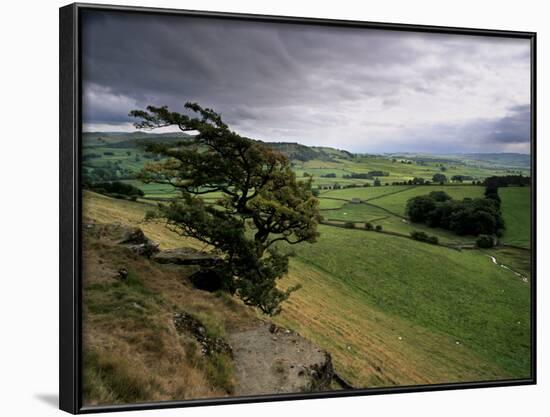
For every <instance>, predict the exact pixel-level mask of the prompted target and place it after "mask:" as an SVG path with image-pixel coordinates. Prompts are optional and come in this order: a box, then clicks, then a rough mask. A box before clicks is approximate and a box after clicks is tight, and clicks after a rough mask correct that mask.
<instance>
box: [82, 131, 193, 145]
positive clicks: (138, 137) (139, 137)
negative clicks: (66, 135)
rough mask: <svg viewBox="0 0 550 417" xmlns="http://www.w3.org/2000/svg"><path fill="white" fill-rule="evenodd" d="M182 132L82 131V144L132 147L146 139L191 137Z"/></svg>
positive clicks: (164, 139) (170, 139) (174, 140)
mask: <svg viewBox="0 0 550 417" xmlns="http://www.w3.org/2000/svg"><path fill="white" fill-rule="evenodd" d="M191 137H192V136H191V135H188V134H187V133H184V132H169V133H147V132H84V133H83V134H82V142H83V144H84V146H102V147H107V148H133V147H135V146H138V145H139V144H140V143H143V142H146V141H154V140H159V139H160V140H162V141H163V142H168V143H170V142H179V141H181V140H185V139H189V138H191Z"/></svg>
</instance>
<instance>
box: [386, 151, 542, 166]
mask: <svg viewBox="0 0 550 417" xmlns="http://www.w3.org/2000/svg"><path fill="white" fill-rule="evenodd" d="M386 156H389V157H394V158H404V159H409V160H412V161H415V162H432V163H441V164H461V165H469V166H480V167H493V168H507V169H513V168H517V169H521V168H523V169H529V168H530V167H531V155H529V154H523V153H511V152H508V153H449V154H428V153H413V152H403V153H392V154H387V155H386Z"/></svg>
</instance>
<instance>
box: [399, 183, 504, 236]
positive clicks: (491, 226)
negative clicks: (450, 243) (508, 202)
mask: <svg viewBox="0 0 550 417" xmlns="http://www.w3.org/2000/svg"><path fill="white" fill-rule="evenodd" d="M443 194H444V193H443ZM443 194H440V193H430V195H422V196H417V197H413V198H411V199H409V201H408V202H407V215H408V216H409V218H410V219H411V221H412V222H415V223H426V224H427V225H428V226H430V227H441V228H442V229H446V230H451V231H453V232H455V233H457V234H458V235H474V236H477V235H479V234H499V233H501V232H502V230H503V229H504V220H503V218H502V214H501V212H500V204H499V203H497V202H496V201H495V200H494V199H491V198H475V199H466V198H465V199H464V200H462V201H456V200H451V199H448V198H447V197H448V196H447V195H446V194H445V195H443Z"/></svg>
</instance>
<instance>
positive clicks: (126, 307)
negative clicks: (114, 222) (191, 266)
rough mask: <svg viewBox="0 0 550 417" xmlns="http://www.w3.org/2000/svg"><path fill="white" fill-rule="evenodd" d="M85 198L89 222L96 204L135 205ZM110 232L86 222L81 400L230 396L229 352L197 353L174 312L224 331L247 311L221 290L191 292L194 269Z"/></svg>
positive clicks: (247, 316) (245, 322) (246, 318)
mask: <svg viewBox="0 0 550 417" xmlns="http://www.w3.org/2000/svg"><path fill="white" fill-rule="evenodd" d="M90 197H92V198H93V196H91V195H87V196H85V198H86V199H88V198H90ZM89 203H90V204H87V206H86V208H85V215H86V216H87V218H88V220H91V218H94V217H95V214H97V213H98V212H97V211H95V210H94V209H95V208H96V207H102V208H107V209H108V210H109V211H110V212H111V213H112V212H114V211H117V210H124V211H126V210H125V209H128V208H131V209H133V213H135V212H137V211H139V209H140V208H141V206H140V205H135V207H130V206H127V205H125V206H123V207H117V206H119V205H120V203H121V201H108V200H103V199H93V201H92V202H89ZM90 210H92V211H90ZM113 228H114V229H115V230H116V226H113V227H112V228H111V229H113ZM109 233H110V232H109V229H107V228H105V226H102V225H100V224H98V223H94V224H88V226H87V227H86V228H85V239H84V249H83V255H84V259H85V263H84V270H83V309H84V310H83V339H84V344H83V346H84V375H83V382H82V384H83V387H82V388H83V399H84V404H85V405H95V404H124V403H134V402H143V401H160V400H182V399H189V398H206V397H222V396H227V395H229V394H231V393H232V392H233V390H234V382H235V381H234V378H233V370H232V366H233V365H232V361H231V360H230V358H229V357H228V356H227V355H222V354H217V355H210V356H207V355H202V354H201V353H200V349H201V346H200V345H198V344H197V342H196V341H195V340H194V339H193V338H190V337H188V336H187V335H184V334H181V333H179V332H178V331H177V330H176V328H175V327H174V323H173V321H172V317H173V314H174V313H175V312H177V311H186V312H187V313H189V314H192V315H193V316H194V317H196V318H198V319H199V320H201V321H202V323H203V324H204V326H205V331H206V332H207V334H209V335H211V336H212V337H224V336H225V334H226V332H227V331H228V330H236V329H240V328H246V327H248V326H250V325H251V324H252V323H254V322H255V320H256V319H255V317H254V314H253V312H252V311H251V310H250V309H248V308H245V307H244V306H243V305H242V304H241V303H239V302H237V301H236V300H233V299H232V298H230V297H227V296H226V295H224V294H218V295H216V294H211V293H207V292H204V291H197V290H195V289H194V288H193V287H192V285H191V284H190V283H189V282H188V281H187V280H186V279H185V277H186V276H187V275H189V274H190V273H191V272H192V270H185V269H184V268H182V267H179V268H177V269H175V268H173V267H171V266H170V265H159V264H156V263H153V262H151V261H149V260H148V259H146V258H144V257H140V256H136V255H134V254H132V253H131V252H130V251H128V250H126V249H125V248H123V247H121V246H119V245H117V244H116V243H114V242H112V241H110V240H109V238H108V236H109V235H110V234H109ZM164 236H167V235H164ZM157 237H159V236H157ZM163 244H166V243H165V242H164V241H163ZM120 268H126V269H127V270H128V277H127V279H126V280H124V281H121V280H120V279H118V278H117V276H118V271H119V270H120Z"/></svg>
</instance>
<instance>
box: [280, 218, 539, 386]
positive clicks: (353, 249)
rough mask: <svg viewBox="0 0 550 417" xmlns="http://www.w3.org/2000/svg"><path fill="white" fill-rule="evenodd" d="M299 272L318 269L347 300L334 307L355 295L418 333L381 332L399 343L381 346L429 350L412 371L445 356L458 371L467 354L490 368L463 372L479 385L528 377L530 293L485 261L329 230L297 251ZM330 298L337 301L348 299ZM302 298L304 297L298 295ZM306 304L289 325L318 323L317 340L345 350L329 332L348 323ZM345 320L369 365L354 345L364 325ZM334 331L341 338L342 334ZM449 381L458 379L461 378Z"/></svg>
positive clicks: (414, 244) (356, 299)
mask: <svg viewBox="0 0 550 417" xmlns="http://www.w3.org/2000/svg"><path fill="white" fill-rule="evenodd" d="M419 259H422V262H419ZM294 267H295V269H294V271H295V272H293V274H296V275H301V274H305V275H307V270H308V269H310V268H311V269H312V270H314V271H316V272H317V273H318V275H319V276H321V277H322V279H324V280H327V282H328V284H330V286H334V289H335V290H336V289H338V290H341V291H342V293H343V294H342V298H341V299H337V300H333V301H334V303H335V304H341V306H342V307H340V308H341V309H344V310H345V306H346V305H347V303H348V300H347V299H346V298H345V297H347V295H348V294H354V297H353V302H354V303H355V302H358V303H362V304H364V307H365V308H368V309H374V310H375V311H376V313H377V314H378V315H380V314H382V315H384V316H386V319H388V320H390V319H393V318H396V319H397V320H396V323H400V322H401V321H402V320H403V321H405V322H406V323H409V324H411V325H413V326H411V327H408V326H403V327H401V326H398V325H393V326H392V327H394V326H395V327H394V328H390V329H376V330H375V331H380V332H382V333H384V334H385V333H386V332H388V333H389V335H387V336H386V335H385V336H380V337H388V338H392V339H393V340H387V341H386V340H384V341H383V342H382V346H392V345H393V344H395V341H396V340H397V339H398V337H402V339H403V340H406V342H403V344H405V345H407V347H408V348H409V349H411V350H415V351H416V353H417V354H419V353H418V351H422V350H424V352H423V354H424V355H425V356H424V357H416V358H413V357H411V358H409V360H410V362H411V364H410V365H411V366H419V367H424V366H427V367H429V366H430V362H432V361H433V360H434V358H433V357H432V356H431V355H433V354H436V355H437V354H439V353H440V351H444V353H442V358H445V359H442V358H440V359H439V360H440V361H445V360H447V361H448V363H447V364H446V365H442V364H441V363H439V364H438V366H448V367H449V368H450V369H454V367H456V366H457V364H456V363H453V360H458V357H459V356H460V355H462V354H464V353H465V351H466V352H469V354H470V355H472V358H475V360H481V361H482V362H483V363H485V364H490V365H491V366H489V365H487V366H486V368H485V369H484V368H483V367H482V368H481V369H478V370H477V371H475V370H474V369H471V365H473V363H463V364H460V366H458V368H460V369H461V371H460V372H464V373H467V372H471V373H472V374H475V373H476V372H477V373H478V376H477V378H479V379H483V378H484V377H485V378H487V377H488V376H489V375H488V374H486V375H484V372H489V369H492V370H491V371H490V372H494V371H495V369H499V370H500V371H497V372H501V376H502V377H504V376H508V377H516V378H518V377H522V376H527V375H528V374H529V366H530V362H529V340H530V339H529V331H530V327H529V326H530V324H529V305H530V300H529V297H530V295H529V294H530V293H529V291H530V289H529V285H527V284H525V283H524V282H522V281H521V280H519V279H518V278H517V277H516V276H515V275H514V274H513V273H511V272H510V271H507V270H504V269H502V268H499V267H498V266H496V265H494V264H493V263H492V262H491V260H490V258H488V257H487V256H486V255H485V254H483V253H480V252H478V251H462V252H457V251H454V250H450V249H447V248H443V247H438V246H433V245H427V244H423V243H420V242H415V241H412V240H406V239H399V238H395V237H391V236H385V235H383V234H377V233H366V232H363V231H359V230H346V229H340V228H334V227H328V226H325V227H322V228H321V238H320V240H319V242H318V243H317V244H315V245H301V246H300V247H299V248H298V249H297V263H296V264H295V265H294ZM330 291H331V293H330V297H331V298H333V297H336V296H338V295H340V294H341V293H340V292H338V291H334V292H332V290H330ZM305 293H307V290H306V291H305ZM344 294H345V295H344ZM306 295H307V294H304V297H305V296H306ZM297 297H300V295H299V293H297ZM303 302H304V303H306V302H307V303H308V305H307V306H303V310H302V311H293V312H292V314H291V313H290V312H289V314H288V316H287V315H286V314H285V313H283V318H284V319H283V321H285V322H287V323H291V322H293V321H294V323H293V324H294V325H295V326H299V327H300V328H303V326H301V325H300V324H299V322H300V321H301V320H302V319H303V320H307V319H306V318H305V317H303V316H304V315H315V316H316V322H317V325H318V326H319V327H318V332H319V333H316V331H315V330H311V329H310V332H311V334H312V336H313V337H314V339H315V340H316V341H317V342H319V343H323V342H324V343H325V344H329V345H337V346H338V345H340V344H339V343H335V342H333V341H332V340H331V339H328V340H327V335H326V333H325V332H326V329H325V326H326V323H331V322H332V323H333V322H334V320H341V319H340V318H337V317H335V316H334V312H332V311H331V310H326V309H324V308H317V304H318V303H319V302H320V301H319V300H315V299H309V300H307V301H305V300H304V301H303ZM357 307H358V308H359V307H360V306H357ZM310 309H316V311H315V312H312V311H311V310H310ZM344 316H345V320H347V321H349V323H348V324H347V326H351V327H353V324H357V327H356V329H355V332H353V331H352V332H350V333H349V334H348V335H347V336H349V338H350V340H349V343H351V344H352V345H353V349H354V350H353V351H355V349H358V350H359V351H360V352H358V353H357V354H358V355H359V357H362V356H361V355H363V354H364V355H365V356H364V358H368V359H371V360H373V359H374V358H373V357H370V358H369V354H367V352H364V350H363V349H361V348H360V347H359V346H356V343H354V341H353V338H355V337H359V335H358V334H361V333H362V329H361V326H360V323H361V320H363V319H364V318H362V317H356V316H354V315H353V314H352V313H351V312H349V313H347V314H344ZM380 320H381V321H382V322H383V321H385V320H383V319H382V318H381V319H380ZM390 321H391V320H390ZM381 324H382V323H381ZM371 325H373V324H372V323H371ZM416 326H419V327H416ZM392 330H393V331H392ZM333 331H336V332H337V329H333ZM426 331H428V332H427V333H426ZM423 332H424V333H423ZM431 332H433V334H434V335H437V336H438V337H443V338H444V339H446V342H445V343H446V345H443V346H439V345H434V344H432V343H431V342H430V341H429V337H430V336H428V335H432V333H431ZM368 336H370V337H376V336H378V335H376V334H369V335H368ZM340 337H346V334H345V333H342V334H341V336H340ZM456 342H459V343H458V344H456ZM328 347H329V346H327V348H328ZM330 347H333V346H330ZM367 351H368V349H367ZM453 352H456V355H453ZM371 355H372V353H371ZM453 356H455V358H454V359H453ZM365 360H366V359H365ZM385 360H390V361H391V359H385ZM357 365H358V367H357V368H356V369H355V370H353V371H351V372H349V373H348V374H347V376H349V377H350V378H360V377H359V374H360V366H359V365H360V364H357ZM431 365H432V366H433V364H431ZM385 366H387V367H391V364H390V363H387V362H385ZM493 367H494V368H493ZM379 377H380V378H382V376H381V375H379ZM446 377H449V378H451V379H453V380H454V378H457V379H459V378H458V375H454V376H451V375H447V376H446ZM472 377H473V376H472ZM426 378H429V377H428V376H426ZM474 378H475V377H474ZM365 382H367V381H365ZM385 382H386V383H387V382H388V381H385Z"/></svg>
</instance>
